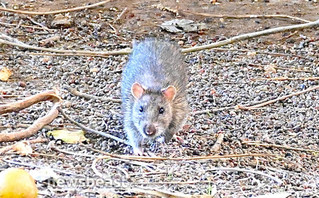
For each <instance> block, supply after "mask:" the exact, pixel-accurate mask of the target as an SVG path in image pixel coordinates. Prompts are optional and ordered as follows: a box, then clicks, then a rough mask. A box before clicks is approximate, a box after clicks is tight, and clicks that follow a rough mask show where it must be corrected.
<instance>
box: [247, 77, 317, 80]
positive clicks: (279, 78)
mask: <svg viewBox="0 0 319 198" xmlns="http://www.w3.org/2000/svg"><path fill="white" fill-rule="evenodd" d="M251 80H252V81H263V80H266V81H285V80H289V81H292V80H311V81H312V80H319V77H303V78H289V77H277V78H254V79H251Z"/></svg>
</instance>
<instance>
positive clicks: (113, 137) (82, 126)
mask: <svg viewBox="0 0 319 198" xmlns="http://www.w3.org/2000/svg"><path fill="white" fill-rule="evenodd" d="M59 111H60V113H61V114H62V115H63V116H64V117H65V118H66V119H67V120H69V121H70V122H71V123H73V124H75V125H76V126H78V127H80V128H81V129H83V130H84V131H87V132H90V133H95V134H98V135H101V136H104V137H107V138H110V139H113V140H116V141H118V142H120V143H123V144H126V145H130V144H129V143H128V142H126V141H124V140H123V139H121V138H118V137H115V136H113V135H110V134H107V133H103V132H101V131H96V130H93V129H90V128H88V127H86V126H84V125H83V124H81V123H78V122H76V121H75V120H73V119H72V118H70V117H69V116H68V115H66V114H65V113H64V111H63V110H62V109H61V108H59Z"/></svg>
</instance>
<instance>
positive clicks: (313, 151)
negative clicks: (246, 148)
mask: <svg viewBox="0 0 319 198" xmlns="http://www.w3.org/2000/svg"><path fill="white" fill-rule="evenodd" d="M242 143H243V144H247V145H250V146H262V147H267V148H269V147H274V148H281V149H286V150H294V151H304V152H309V153H319V150H311V149H303V148H295V147H290V146H282V145H277V144H262V143H260V142H242Z"/></svg>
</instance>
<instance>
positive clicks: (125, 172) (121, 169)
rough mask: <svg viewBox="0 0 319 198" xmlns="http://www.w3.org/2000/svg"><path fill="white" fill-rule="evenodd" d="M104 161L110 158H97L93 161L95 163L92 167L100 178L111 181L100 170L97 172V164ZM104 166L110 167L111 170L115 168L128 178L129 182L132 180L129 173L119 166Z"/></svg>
mask: <svg viewBox="0 0 319 198" xmlns="http://www.w3.org/2000/svg"><path fill="white" fill-rule="evenodd" d="M102 159H109V157H108V156H103V157H97V158H95V159H94V160H93V163H92V166H91V167H92V169H93V171H94V173H95V174H97V175H98V176H99V177H101V178H103V179H105V178H107V179H110V178H108V177H105V176H104V175H103V174H102V173H101V172H100V171H99V170H97V168H96V166H97V165H96V164H97V162H98V161H100V160H102ZM104 165H106V166H108V167H110V168H114V169H117V170H119V171H120V172H122V173H123V174H124V175H125V178H126V179H127V180H128V179H130V175H129V174H128V172H127V171H126V170H124V169H123V168H121V167H119V166H111V165H108V164H104Z"/></svg>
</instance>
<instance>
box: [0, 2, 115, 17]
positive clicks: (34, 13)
mask: <svg viewBox="0 0 319 198" xmlns="http://www.w3.org/2000/svg"><path fill="white" fill-rule="evenodd" d="M110 1H111V0H106V1H101V2H99V3H94V4H92V5H87V6H80V7H75V8H69V9H65V10H54V11H48V12H32V11H24V10H14V9H9V8H4V7H0V11H6V12H13V13H17V14H27V15H49V14H59V13H66V12H75V11H80V10H84V9H89V8H94V7H97V6H100V5H103V4H106V3H108V2H110Z"/></svg>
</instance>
